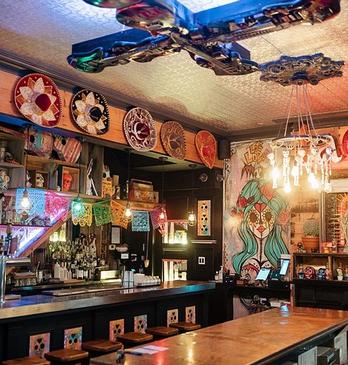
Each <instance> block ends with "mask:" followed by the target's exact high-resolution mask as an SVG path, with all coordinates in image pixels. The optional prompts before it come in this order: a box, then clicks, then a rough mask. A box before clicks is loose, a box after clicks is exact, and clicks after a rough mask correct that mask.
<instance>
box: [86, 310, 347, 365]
mask: <svg viewBox="0 0 348 365" xmlns="http://www.w3.org/2000/svg"><path fill="white" fill-rule="evenodd" d="M347 324H348V312H344V311H335V310H326V309H312V308H294V309H291V310H289V311H281V310H279V309H272V310H269V311H265V312H261V313H258V314H253V315H250V316H248V317H244V318H240V319H237V320H234V321H228V322H225V323H222V324H218V325H214V326H211V327H206V328H204V329H201V330H197V331H194V332H190V333H186V334H182V335H178V336H175V337H172V338H169V339H165V340H161V341H156V342H153V343H151V345H156V346H161V347H167V348H168V350H166V351H161V352H158V353H157V354H153V355H141V356H136V355H132V354H126V361H125V362H124V364H125V365H140V364H141V365H147V364H158V365H174V364H175V365H178V364H197V365H198V364H199V365H219V364H231V365H232V364H233V365H246V364H277V365H280V364H282V361H281V360H280V358H281V357H283V356H284V354H286V353H287V352H290V351H292V350H294V349H296V348H297V347H301V348H303V347H305V346H308V344H309V343H315V341H316V340H319V338H320V337H322V336H324V335H330V334H333V333H334V332H335V331H338V330H339V329H341V328H344V326H345V325H347ZM111 364H115V354H110V355H106V356H102V357H99V358H95V359H93V360H92V361H91V365H111Z"/></svg>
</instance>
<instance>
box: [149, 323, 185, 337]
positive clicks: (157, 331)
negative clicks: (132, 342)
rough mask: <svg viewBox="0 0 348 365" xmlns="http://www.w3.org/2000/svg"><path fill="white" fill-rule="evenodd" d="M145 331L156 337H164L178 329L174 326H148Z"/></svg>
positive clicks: (172, 334)
mask: <svg viewBox="0 0 348 365" xmlns="http://www.w3.org/2000/svg"><path fill="white" fill-rule="evenodd" d="M146 333H149V334H151V335H153V336H155V337H157V338H166V337H171V336H175V335H177V334H178V333H179V330H178V329H177V328H174V327H164V326H158V327H150V328H148V329H147V330H146Z"/></svg>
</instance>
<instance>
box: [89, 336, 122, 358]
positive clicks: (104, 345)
mask: <svg viewBox="0 0 348 365" xmlns="http://www.w3.org/2000/svg"><path fill="white" fill-rule="evenodd" d="M120 348H122V343H120V342H112V341H109V340H93V341H87V342H82V350H85V351H88V353H89V357H95V356H101V355H105V354H109V353H111V352H115V351H117V350H119V349H120Z"/></svg>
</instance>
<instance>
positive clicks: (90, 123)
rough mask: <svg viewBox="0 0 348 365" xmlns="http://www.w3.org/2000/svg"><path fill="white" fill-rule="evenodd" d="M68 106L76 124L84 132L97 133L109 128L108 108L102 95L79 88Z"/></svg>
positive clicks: (104, 131) (102, 132)
mask: <svg viewBox="0 0 348 365" xmlns="http://www.w3.org/2000/svg"><path fill="white" fill-rule="evenodd" d="M70 107H71V115H72V117H73V120H74V122H75V124H76V126H77V127H78V128H80V129H81V130H83V131H84V132H86V133H88V134H92V135H98V134H104V133H106V132H107V131H108V130H109V108H108V104H107V101H106V99H105V98H104V96H103V95H101V94H99V93H96V92H94V91H90V90H87V89H84V90H81V91H79V92H78V93H76V94H75V95H74V96H73V98H72V100H71V105H70Z"/></svg>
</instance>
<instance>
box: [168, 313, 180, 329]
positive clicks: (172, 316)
mask: <svg viewBox="0 0 348 365" xmlns="http://www.w3.org/2000/svg"><path fill="white" fill-rule="evenodd" d="M178 322H179V310H178V309H169V310H167V327H169V325H170V324H172V323H178Z"/></svg>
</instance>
